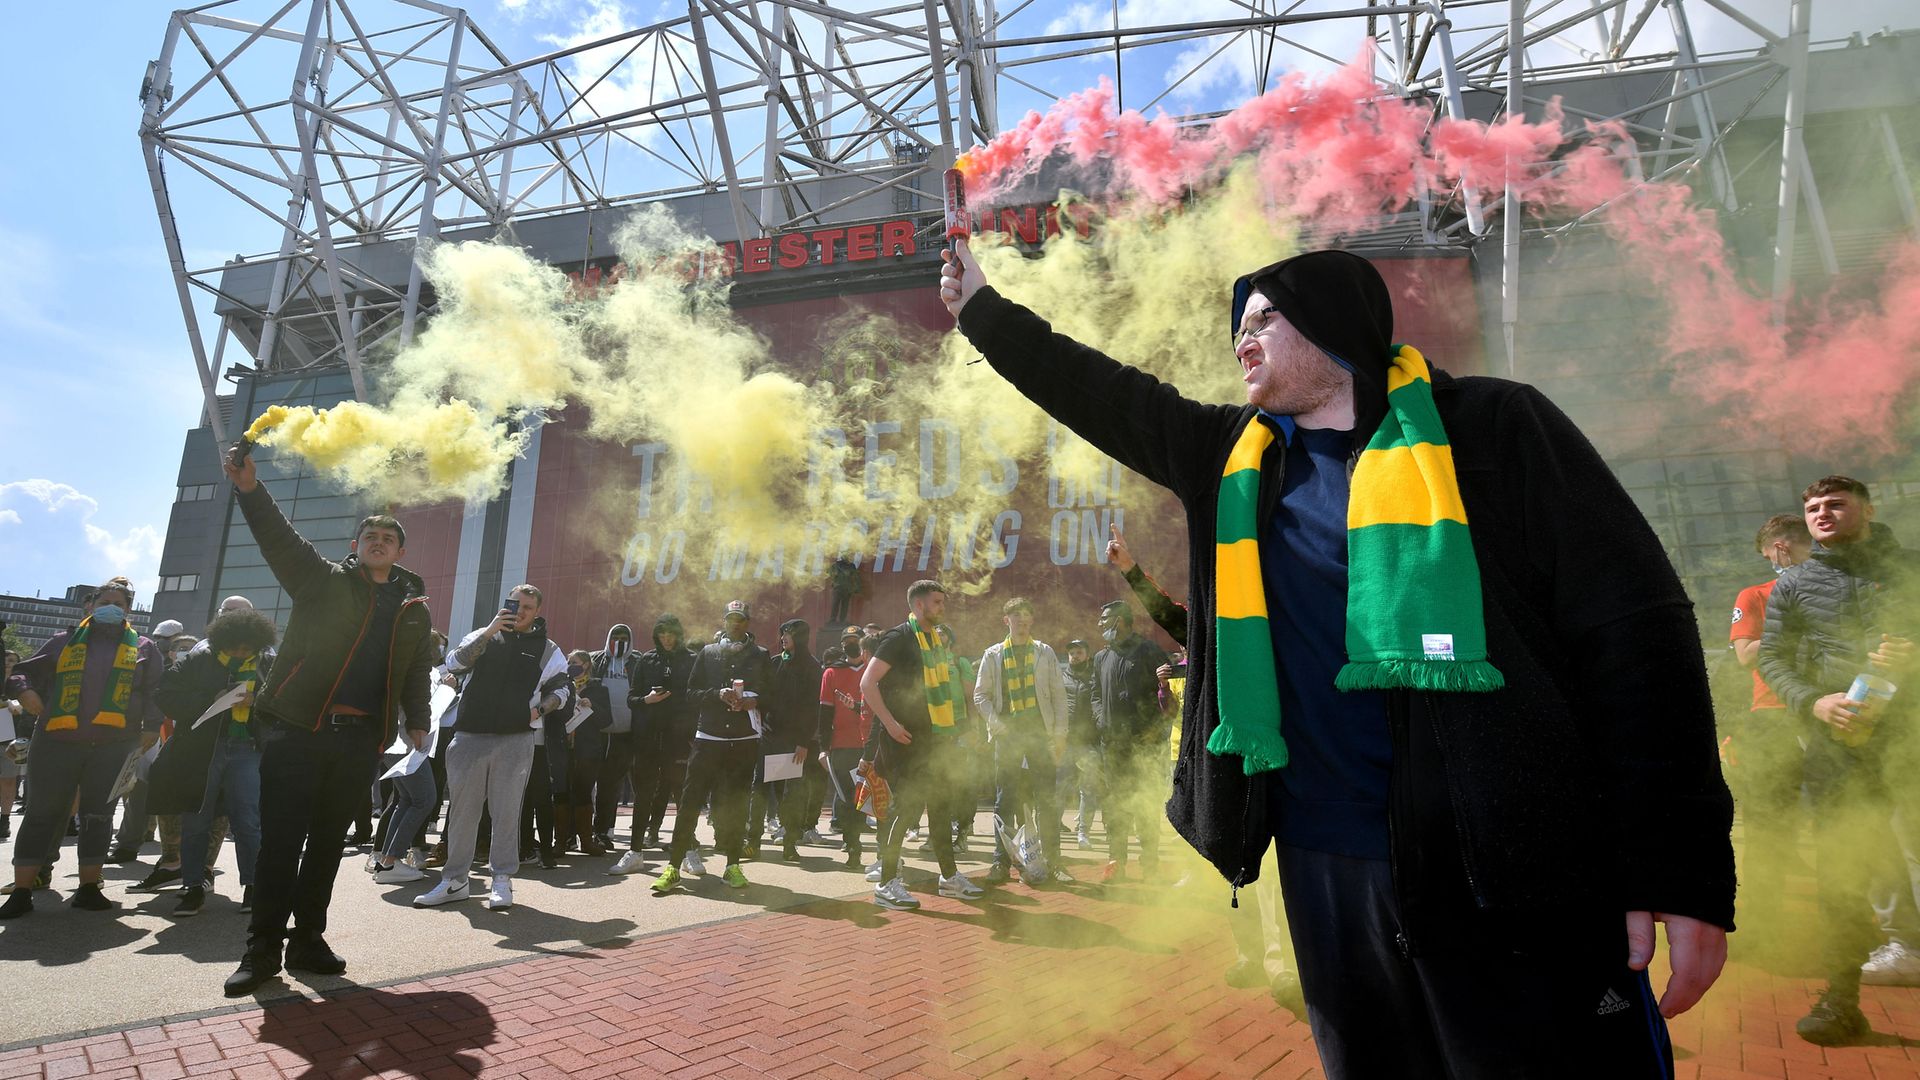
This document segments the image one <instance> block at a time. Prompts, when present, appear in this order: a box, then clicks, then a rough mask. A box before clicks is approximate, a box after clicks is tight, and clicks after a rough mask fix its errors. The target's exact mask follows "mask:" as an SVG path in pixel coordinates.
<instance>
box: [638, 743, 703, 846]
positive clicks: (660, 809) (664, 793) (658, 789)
mask: <svg viewBox="0 0 1920 1080" xmlns="http://www.w3.org/2000/svg"><path fill="white" fill-rule="evenodd" d="M691 754H692V749H691V748H689V749H688V755H689V756H690V755H691ZM687 760H688V759H687V758H686V757H675V758H671V759H669V760H666V761H662V762H661V763H660V778H659V779H658V780H656V781H655V782H654V785H653V805H652V806H650V807H648V808H647V832H648V833H650V834H652V835H656V836H657V835H659V833H660V830H661V828H662V827H663V826H664V825H665V824H666V820H667V803H669V802H671V801H673V800H674V799H676V798H678V797H679V796H680V792H681V791H683V790H684V789H685V788H686V785H687ZM699 809H700V808H699V807H697V806H696V807H694V810H695V811H696V812H697V811H698V810H699ZM633 812H634V816H635V817H636V818H638V817H639V814H640V800H639V795H638V793H636V794H635V796H634V803H633ZM678 812H679V811H678V810H677V809H676V810H675V813H678Z"/></svg>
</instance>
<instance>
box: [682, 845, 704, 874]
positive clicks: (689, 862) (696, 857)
mask: <svg viewBox="0 0 1920 1080" xmlns="http://www.w3.org/2000/svg"><path fill="white" fill-rule="evenodd" d="M680 872H681V873H683V874H685V875H687V876H688V877H705V876H707V864H706V863H705V862H702V861H701V859H700V853H699V852H697V851H689V852H687V854H686V857H685V858H683V859H681V860H680Z"/></svg>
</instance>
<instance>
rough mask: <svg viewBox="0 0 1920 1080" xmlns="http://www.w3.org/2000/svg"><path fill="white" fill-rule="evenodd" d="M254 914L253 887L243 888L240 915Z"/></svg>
mask: <svg viewBox="0 0 1920 1080" xmlns="http://www.w3.org/2000/svg"><path fill="white" fill-rule="evenodd" d="M252 913H253V886H251V885H247V886H243V887H242V888H241V890H240V914H242V915H250V914H252Z"/></svg>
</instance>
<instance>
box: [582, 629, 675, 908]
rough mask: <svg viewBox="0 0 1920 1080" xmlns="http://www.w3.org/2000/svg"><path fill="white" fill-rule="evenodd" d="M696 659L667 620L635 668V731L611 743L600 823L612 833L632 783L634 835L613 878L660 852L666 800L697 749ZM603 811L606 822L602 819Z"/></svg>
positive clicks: (642, 865)
mask: <svg viewBox="0 0 1920 1080" xmlns="http://www.w3.org/2000/svg"><path fill="white" fill-rule="evenodd" d="M696 655H697V654H696V653H695V652H694V651H693V650H692V649H689V648H687V631H686V628H685V627H684V626H682V625H681V624H680V617H679V616H677V615H671V614H669V615H662V616H660V618H659V619H657V620H655V622H654V624H653V648H652V649H649V650H648V651H646V652H644V653H640V654H639V655H638V656H637V657H634V658H633V660H632V661H631V662H630V665H629V667H628V671H629V672H630V675H629V677H628V683H627V685H628V693H629V694H630V695H632V696H631V697H630V698H629V699H628V700H630V701H631V702H632V703H633V718H632V725H631V730H630V731H629V733H628V734H627V736H626V737H625V738H620V737H617V736H616V737H614V738H612V739H609V740H608V746H607V765H606V767H605V771H603V772H602V773H601V777H600V787H599V791H598V792H597V794H596V795H595V798H596V799H597V800H598V801H599V806H598V808H596V812H595V813H596V817H599V818H600V820H604V821H606V822H607V823H608V827H609V828H611V826H612V822H613V813H614V806H615V804H616V802H617V800H618V799H619V797H620V777H621V775H622V774H623V773H624V774H625V775H627V776H630V777H631V778H632V780H633V829H632V835H631V836H630V837H629V839H628V841H627V852H626V854H623V855H621V856H620V858H619V860H617V861H616V862H615V863H614V866H613V870H612V872H613V873H616V874H631V873H635V872H637V871H639V870H642V869H644V868H645V867H646V863H645V862H644V861H643V860H642V859H641V858H640V857H639V852H640V851H641V850H642V849H644V848H649V847H659V846H660V836H659V829H660V817H659V816H658V814H659V813H664V810H665V807H666V803H667V800H668V799H669V798H670V797H671V796H672V795H675V794H678V793H679V790H680V783H681V778H682V776H683V774H684V772H685V769H686V761H687V755H688V754H689V753H690V752H691V751H692V745H693V707H692V703H691V701H690V700H689V698H688V695H687V675H688V674H689V673H690V672H692V671H693V659H694V657H695V656H696ZM602 811H604V816H602Z"/></svg>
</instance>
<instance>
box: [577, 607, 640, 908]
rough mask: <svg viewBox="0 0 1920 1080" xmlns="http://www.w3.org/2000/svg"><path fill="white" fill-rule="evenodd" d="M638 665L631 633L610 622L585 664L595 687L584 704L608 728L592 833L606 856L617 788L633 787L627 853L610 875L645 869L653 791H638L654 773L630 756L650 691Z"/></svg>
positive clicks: (597, 780)
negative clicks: (603, 641) (601, 645)
mask: <svg viewBox="0 0 1920 1080" xmlns="http://www.w3.org/2000/svg"><path fill="white" fill-rule="evenodd" d="M656 637H657V635H656ZM641 666H642V665H641V660H640V653H639V652H637V651H635V649H634V647H633V628H632V627H631V626H628V625H627V624H626V623H614V624H613V626H611V627H609V628H608V630H607V642H606V646H605V647H604V648H602V649H601V650H600V651H599V652H597V653H594V654H593V656H592V658H591V660H590V664H589V667H590V670H591V671H592V673H593V682H592V683H590V684H589V696H588V700H589V701H590V702H592V703H593V707H594V709H595V710H596V711H598V712H600V714H601V716H602V717H603V718H604V720H605V724H606V726H605V728H604V729H603V732H604V734H603V735H602V739H603V740H604V742H605V744H606V749H605V751H604V752H603V753H602V754H601V756H600V760H599V761H598V762H597V764H596V769H597V773H596V775H595V776H594V781H593V782H594V788H595V790H594V797H593V805H592V807H591V810H592V828H593V832H594V835H595V836H597V837H598V838H599V839H600V844H601V847H603V848H604V849H606V850H608V851H611V850H613V824H614V817H615V814H616V812H617V811H618V809H619V806H620V788H621V786H622V785H623V784H627V783H631V784H632V785H633V820H632V832H631V834H630V835H629V837H628V839H627V850H626V851H623V852H621V853H620V857H619V858H618V859H615V860H614V862H613V866H612V867H610V868H609V869H608V870H607V872H608V873H609V874H635V873H639V872H640V871H642V870H644V869H646V866H647V864H646V860H645V859H644V858H642V857H641V854H640V849H641V848H642V847H643V846H644V843H643V841H644V835H643V834H644V833H645V832H646V825H645V822H646V817H647V808H648V806H649V805H650V804H651V796H652V792H651V791H647V792H644V793H643V792H642V791H641V786H642V784H643V783H645V782H646V780H647V779H649V778H651V777H652V776H653V775H655V771H654V769H653V767H652V763H651V762H650V761H648V762H643V760H642V756H641V755H637V754H636V753H635V752H634V747H635V740H636V738H637V736H638V733H637V731H636V725H637V722H638V719H639V717H638V716H637V713H638V711H639V710H640V709H641V708H642V707H643V705H642V701H643V699H644V698H645V697H646V696H648V694H649V691H650V688H649V687H644V686H642V685H641V682H642V681H643V680H644V678H645V676H644V675H643V674H642V673H641V670H640V669H641ZM652 756H653V755H647V757H652ZM643 796H644V797H643Z"/></svg>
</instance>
